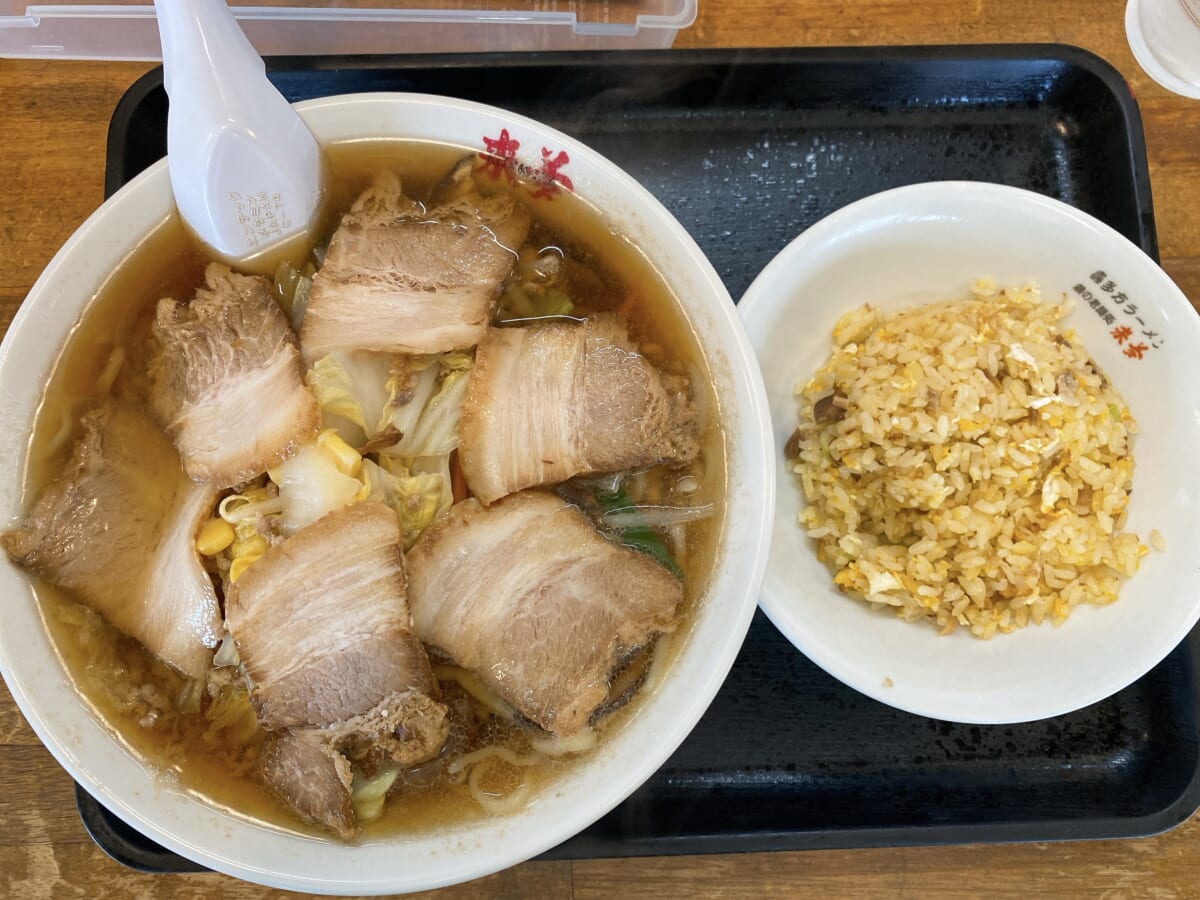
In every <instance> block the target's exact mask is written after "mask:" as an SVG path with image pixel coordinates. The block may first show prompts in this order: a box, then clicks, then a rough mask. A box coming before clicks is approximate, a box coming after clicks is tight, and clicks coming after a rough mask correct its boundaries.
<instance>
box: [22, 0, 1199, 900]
mask: <svg viewBox="0 0 1200 900" xmlns="http://www.w3.org/2000/svg"><path fill="white" fill-rule="evenodd" d="M396 5H397V6H400V5H403V4H399V3H397V4H396ZM1124 11H1125V2H1124V0H925V2H912V0H842V2H832V0H700V14H699V18H698V20H697V22H696V24H695V25H693V26H692V27H691V28H690V29H687V30H685V31H683V32H681V33H680V35H679V37H678V39H677V41H676V46H677V47H687V48H692V47H754V46H839V45H840V46H849V45H887V44H974V43H1028V42H1056V43H1063V44H1072V45H1076V46H1079V47H1083V48H1085V49H1087V50H1091V51H1092V52H1094V53H1096V54H1098V55H1099V56H1101V57H1103V58H1104V59H1106V60H1108V61H1109V62H1110V63H1112V64H1113V65H1114V66H1116V68H1117V69H1119V70H1120V71H1121V73H1122V74H1123V75H1124V76H1125V78H1126V79H1127V80H1128V81H1129V82H1130V84H1131V85H1132V88H1133V91H1134V94H1135V96H1136V97H1137V99H1138V102H1139V104H1140V106H1141V110H1142V115H1143V117H1144V123H1145V133H1146V144H1147V149H1148V152H1149V160H1150V174H1151V179H1152V184H1153V192H1154V207H1155V215H1156V220H1157V225H1158V237H1159V243H1160V247H1161V254H1162V261H1163V265H1164V267H1165V268H1166V270H1167V272H1168V273H1170V275H1171V276H1172V277H1173V278H1174V279H1175V281H1176V282H1177V283H1178V284H1179V285H1180V286H1181V287H1182V288H1183V290H1184V292H1185V293H1186V294H1187V295H1188V296H1189V297H1190V298H1192V301H1193V303H1196V301H1198V300H1200V101H1195V100H1187V99H1184V98H1181V97H1177V96H1175V95H1173V94H1170V93H1168V92H1167V91H1165V90H1164V89H1162V88H1160V87H1158V86H1157V85H1156V84H1154V83H1153V82H1152V81H1151V80H1150V79H1149V78H1148V77H1147V76H1146V75H1145V74H1144V73H1143V72H1142V71H1141V69H1140V68H1139V67H1138V65H1137V63H1136V62H1135V60H1134V58H1133V56H1132V54H1131V53H1130V51H1129V48H1128V45H1127V43H1126V40H1125V33H1124V24H1123V23H1124ZM147 68H149V64H146V63H91V62H71V61H52V62H46V61H21V60H7V59H5V60H0V123H2V125H3V138H2V139H0V329H3V328H7V326H8V323H9V322H10V321H11V319H12V315H13V313H14V312H15V310H16V308H17V306H18V305H19V304H20V303H21V301H22V299H23V298H24V296H25V294H26V293H27V292H28V290H29V288H30V286H31V285H32V284H33V282H34V280H35V278H36V277H37V275H38V273H39V272H40V270H41V269H42V267H43V266H44V265H45V264H46V262H47V261H48V260H49V259H50V256H51V255H52V254H53V253H54V251H55V250H56V249H57V248H58V246H59V245H60V244H62V242H63V241H64V240H66V238H67V237H68V236H69V235H70V234H71V232H72V231H73V230H74V229H75V228H76V226H78V225H79V223H80V222H82V221H83V219H84V218H85V217H86V216H87V215H88V214H89V213H90V212H91V211H92V210H93V209H94V208H95V207H96V206H97V205H98V204H99V203H100V202H101V199H102V183H103V171H104V149H105V135H106V132H107V128H108V121H109V117H110V115H111V113H112V110H113V107H114V105H115V104H116V103H117V101H118V99H119V98H120V97H121V94H122V93H123V92H124V91H125V89H126V88H127V87H128V86H129V85H130V84H131V83H132V82H133V81H134V79H136V78H137V77H138V76H139V75H141V74H142V73H143V72H144V71H146V69H147ZM0 778H2V783H3V786H4V790H3V791H2V792H0V896H3V897H14V898H25V897H30V898H34V897H37V898H41V897H46V898H50V897H54V898H58V897H76V896H78V897H122V898H126V897H130V898H132V897H156V898H175V897H189V898H190V897H235V898H250V897H254V898H259V897H281V896H286V893H285V892H281V891H272V890H268V889H265V888H259V887H257V886H254V885H249V884H245V883H241V882H237V881H235V880H233V879H231V878H228V877H225V876H223V875H216V874H202V875H186V876H183V875H181V876H150V875H143V874H138V873H136V872H133V871H131V870H129V869H125V868H123V867H122V866H120V865H118V864H117V863H115V862H113V861H112V860H110V859H109V858H108V857H106V856H105V855H104V854H103V853H102V852H101V851H100V850H99V849H97V847H96V846H95V845H94V844H93V843H92V841H91V840H90V839H89V838H88V836H87V834H86V833H85V832H84V830H83V827H82V825H81V824H80V821H79V818H78V816H77V815H76V812H75V801H74V796H73V793H72V782H71V779H70V778H69V777H68V776H67V774H66V773H65V772H63V770H62V769H60V768H59V766H58V765H57V764H56V763H55V762H54V760H53V759H52V758H51V756H50V754H49V753H47V752H46V750H44V749H43V748H42V746H41V745H40V744H39V743H38V740H37V738H36V737H35V736H34V734H33V732H32V731H31V730H30V729H29V727H28V725H26V724H25V721H24V719H23V718H22V717H21V714H20V713H19V712H18V711H17V709H16V706H15V705H14V704H13V702H12V699H11V697H10V696H9V695H8V692H7V691H6V690H4V689H3V688H2V687H0ZM802 894H805V895H809V896H830V897H838V896H852V897H866V896H887V897H914V898H917V897H974V896H985V895H986V896H1010V895H1029V896H1041V897H1078V896H1104V897H1110V898H1124V897H1145V896H1153V897H1156V898H1170V897H1194V896H1200V817H1193V818H1192V819H1191V820H1190V821H1188V822H1187V823H1185V824H1183V825H1181V826H1180V827H1178V828H1176V829H1175V830H1173V831H1171V832H1168V833H1166V834H1164V835H1160V836H1158V837H1152V838H1142V839H1136V840H1125V841H1100V842H1075V843H1058V844H1024V845H1005V846H960V847H936V848H897V849H884V850H854V851H810V852H801V853H751V854H735V855H714V856H688V857H666V858H653V859H616V860H581V861H575V862H533V863H527V864H525V865H522V866H517V867H516V868H514V869H511V870H509V871H507V872H504V873H501V874H498V875H494V876H492V877H490V878H485V879H482V880H480V881H476V882H473V883H471V884H468V885H462V886H459V887H456V888H449V889H446V890H444V891H442V892H438V894H437V896H438V897H439V898H459V897H502V898H508V897H513V898H518V897H521V898H523V897H530V898H543V897H544V898H579V900H583V898H608V897H624V896H646V895H653V896H655V897H658V898H668V897H693V896H714V897H715V896H721V897H747V898H758V897H793V896H799V895H802Z"/></svg>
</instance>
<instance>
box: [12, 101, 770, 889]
mask: <svg viewBox="0 0 1200 900" xmlns="http://www.w3.org/2000/svg"><path fill="white" fill-rule="evenodd" d="M298 108H299V109H300V112H301V114H302V115H303V116H304V118H305V120H306V121H307V122H308V124H309V126H310V127H311V128H312V130H313V131H314V133H315V134H316V135H317V138H318V139H319V140H320V141H321V142H322V143H332V142H345V141H363V140H373V139H381V138H407V139H413V140H428V141H437V142H443V143H452V144H457V145H459V146H462V147H464V148H476V149H478V150H481V151H482V150H483V149H484V138H488V139H491V140H492V141H501V142H503V144H504V146H505V148H507V150H508V151H515V154H516V155H515V162H517V163H519V164H522V165H524V166H526V167H528V168H529V169H530V170H533V171H536V170H537V169H538V167H539V166H541V165H543V164H544V163H543V160H544V159H549V160H552V161H555V162H556V164H562V163H564V162H566V167H565V168H564V169H562V170H561V172H560V175H562V176H566V177H569V178H570V179H571V182H572V184H573V186H574V190H575V192H576V193H577V194H578V195H579V196H581V197H583V198H585V199H586V200H587V201H589V202H590V203H592V204H593V205H595V206H596V207H598V208H599V209H600V210H601V211H602V212H603V213H604V214H605V215H606V216H607V217H608V219H609V221H610V223H611V225H612V227H613V229H614V230H615V231H617V232H618V233H620V234H623V235H625V236H627V237H628V238H630V239H631V240H632V241H633V242H634V243H635V244H636V245H637V246H638V247H639V248H640V249H641V250H642V252H643V253H645V255H646V256H647V257H648V258H649V259H650V260H651V261H652V262H653V263H654V264H655V266H656V267H657V269H658V271H659V272H660V273H661V275H662V277H663V278H664V279H665V280H666V282H667V283H668V284H669V285H670V286H671V288H672V290H673V291H674V293H675V295H676V296H677V297H679V298H680V301H681V303H682V305H683V307H684V311H685V313H686V315H687V318H688V320H689V322H690V324H691V326H692V327H693V328H694V330H695V333H696V335H697V338H698V341H699V343H700V346H701V347H702V348H703V350H704V352H705V353H706V355H707V357H708V362H709V365H710V367H711V369H712V373H713V377H714V381H715V386H716V393H717V397H718V400H719V403H720V415H721V426H722V428H723V429H724V434H725V437H726V443H727V464H728V470H727V485H728V495H727V503H726V505H725V509H724V521H723V522H722V524H721V528H722V532H721V533H722V537H721V541H720V547H719V550H718V559H717V562H716V565H715V568H714V572H713V576H712V578H711V580H710V582H709V585H708V588H707V590H706V591H705V592H704V595H703V597H702V598H701V600H700V602H699V604H698V609H697V612H696V613H695V615H694V617H693V619H692V621H691V622H690V627H689V628H688V629H687V630H686V632H684V633H682V634H681V635H680V637H679V638H678V639H677V640H679V641H680V649H679V651H678V654H677V656H676V658H675V660H674V661H673V663H672V665H671V667H670V669H669V670H668V672H667V674H666V677H665V678H664V680H663V682H662V683H661V685H660V686H659V688H658V690H657V691H655V692H654V693H653V694H651V695H650V696H647V697H644V698H643V699H642V700H641V701H640V702H639V704H638V706H637V708H636V709H635V710H634V712H633V715H631V716H630V718H629V719H628V720H627V721H625V722H624V723H623V724H622V727H621V728H620V729H619V730H618V731H617V732H616V733H615V734H614V735H613V736H612V737H611V738H610V739H608V740H607V741H606V743H605V744H604V745H603V746H602V747H600V748H599V749H598V750H597V751H595V752H593V753H591V754H589V755H587V756H585V757H583V758H582V759H581V760H580V762H579V763H578V765H576V766H575V767H574V768H573V769H572V770H571V771H570V772H569V773H568V774H567V776H566V777H563V778H561V779H560V780H558V781H556V782H555V783H554V784H553V785H552V786H551V787H550V789H548V790H546V791H543V792H542V793H541V795H539V796H538V797H536V799H535V800H534V801H533V802H531V803H530V804H529V805H528V806H527V807H526V808H525V809H523V810H521V811H520V812H518V813H516V814H514V815H511V816H503V817H498V818H483V819H480V820H478V821H475V822H470V823H466V824H463V825H461V826H456V827H446V828H437V829H429V830H425V831H420V832H418V833H415V834H410V835H406V836H402V837H396V838H394V839H388V840H373V841H368V842H365V843H363V844H361V845H357V846H349V845H344V844H339V843H337V842H335V841H332V840H318V839H314V838H310V837H306V836H301V835H298V834H296V833H293V832H289V831H285V830H283V829H280V828H276V827H272V826H268V825H264V824H261V823H259V822H256V821H254V820H251V819H249V818H247V817H245V816H243V815H239V814H238V813H236V812H234V811H231V810H227V809H223V808H217V807H215V806H212V805H210V804H208V803H205V802H202V801H200V800H198V799H196V798H195V797H194V796H192V795H190V794H188V793H187V791H186V790H184V789H183V788H181V787H179V786H178V785H173V784H172V783H171V782H170V781H169V779H166V778H160V777H156V775H155V772H154V771H153V769H152V768H151V767H149V766H147V765H146V764H144V763H143V762H142V761H141V760H139V759H138V758H137V757H136V756H134V755H133V754H132V753H131V752H130V751H129V750H128V749H127V748H126V747H125V745H124V744H123V743H122V742H121V741H120V739H119V738H117V737H115V736H114V735H113V734H112V733H111V732H110V731H109V730H108V729H107V728H106V727H105V725H104V724H103V723H102V722H101V721H99V720H98V719H97V718H96V716H95V715H94V714H93V712H92V710H91V708H90V706H89V705H88V703H87V701H86V700H85V699H84V698H83V697H81V696H80V695H79V693H78V692H77V691H76V690H75V688H74V686H73V685H72V683H71V680H70V678H69V677H68V675H67V672H66V671H65V669H64V667H63V665H62V663H61V661H60V660H59V659H58V657H57V655H56V653H55V650H54V647H53V645H52V643H51V641H50V639H49V637H48V635H47V633H46V629H45V627H44V624H43V622H42V619H41V616H40V615H39V612H38V607H37V604H36V602H35V598H34V597H33V592H32V589H31V587H30V583H29V580H28V578H27V577H26V576H25V574H24V573H23V572H21V571H19V570H18V569H17V568H16V567H15V566H14V565H12V564H11V563H10V562H9V561H8V560H7V558H4V559H0V601H2V602H0V670H2V671H3V675H4V680H5V682H6V683H7V684H8V687H9V690H11V691H12V694H13V697H14V699H15V700H16V702H17V705H18V706H19V707H20V708H21V711H22V712H23V713H24V714H25V717H26V718H27V719H28V720H29V722H30V724H31V725H32V727H33V729H34V731H36V732H37V734H38V736H39V737H40V738H41V739H42V742H43V743H44V744H45V745H46V746H47V748H49V750H50V752H51V753H53V754H54V756H55V758H56V759H57V760H58V761H59V762H60V763H61V764H62V765H63V767H64V768H65V769H66V770H67V771H68V772H69V773H70V774H71V775H72V777H74V778H75V779H76V780H77V781H78V782H80V783H81V784H82V785H83V786H84V787H85V788H86V789H87V790H88V791H89V792H90V793H92V794H93V795H94V796H95V797H96V798H97V799H99V800H100V802H101V803H103V804H104V805H105V806H107V807H108V808H109V809H111V810H112V811H113V812H115V813H116V814H117V815H118V816H120V817H121V818H122V819H124V820H125V821H126V822H128V823H129V824H130V825H132V826H133V827H134V828H136V829H137V830H138V831H140V832H142V833H143V834H145V835H147V836H149V837H150V838H153V839H154V840H155V841H158V842H159V843H160V844H162V845H164V846H166V847H168V848H170V849H171V850H174V851H175V852H176V853H179V854H181V855H183V856H185V857H187V858H188V859H191V860H194V861H196V862H199V863H201V864H203V865H205V866H208V867H210V868H213V869H216V870H218V871H220V872H225V873H227V874H230V875H235V876H237V877H239V878H245V879H247V880H250V881H256V882H260V883H262V884H267V885H272V886H275V887H281V888H287V889H291V890H300V891H311V892H320V893H334V894H384V893H394V892H400V891H415V890H428V889H432V888H437V887H441V886H444V885H449V884H454V883H458V882H463V881H468V880H470V879H473V878H477V877H479V876H481V875H486V874H488V873H490V872H495V871H497V870H499V869H502V868H505V867H507V866H510V865H513V864H515V863H518V862H521V861H522V860H525V859H529V858H530V857H533V856H536V855H537V854H539V853H541V852H543V851H544V850H547V849H549V848H550V847H553V846H555V845H556V844H558V843H560V842H562V841H564V840H566V839H567V838H569V837H571V836H572V835H574V834H576V833H577V832H579V831H581V830H582V829H584V828H586V827H587V826H588V825H590V824H591V823H592V822H594V821H595V820H596V819H598V818H600V817H601V816H602V815H603V814H604V813H606V812H608V811H609V810H610V809H612V808H613V807H614V806H616V805H617V804H618V803H620V802H621V800H623V799H624V798H625V797H627V796H628V795H629V794H630V793H632V792H633V790H634V789H635V788H637V787H638V786H639V785H640V784H641V783H642V782H643V781H645V780H646V779H647V778H648V777H649V776H650V775H651V774H653V772H654V771H655V770H656V769H657V768H658V767H659V766H660V765H662V763H663V762H664V761H665V760H666V759H667V757H668V756H670V754H671V753H672V752H673V751H674V750H675V748H676V747H678V746H679V744H680V743H682V742H683V739H684V738H685V737H686V736H687V734H688V732H689V731H691V729H692V726H693V725H695V723H696V722H697V721H698V720H699V719H700V716H701V715H702V714H703V713H704V711H705V710H706V709H707V708H708V705H709V703H710V701H711V700H712V698H713V696H714V695H715V694H716V692H717V689H718V688H719V687H720V686H721V683H722V682H723V681H724V679H725V676H726V674H727V673H728V672H729V668H730V666H731V665H732V664H733V660H734V658H735V657H736V656H737V653H738V650H739V649H740V648H741V645H742V640H743V638H744V636H745V634H746V630H747V628H748V627H749V624H750V619H751V617H752V616H753V614H754V610H755V608H756V605H757V600H758V588H759V585H760V583H761V581H762V576H763V571H764V569H765V566H766V559H767V546H768V543H769V539H770V509H771V507H772V505H773V497H774V486H775V481H774V475H775V470H774V467H773V459H772V453H771V446H770V442H771V435H770V421H769V417H768V412H767V407H766V399H765V395H764V392H763V386H762V381H761V378H760V376H759V371H758V367H757V365H756V364H755V361H754V354H753V351H752V349H751V347H750V343H749V341H748V340H747V338H746V334H745V331H744V330H743V328H742V325H741V322H740V320H739V319H738V317H737V314H736V312H735V311H734V307H733V303H732V301H731V300H730V297H729V294H728V292H727V291H726V290H725V287H724V285H723V284H722V283H721V280H720V278H719V277H718V276H717V274H716V272H715V271H714V270H713V268H712V266H711V265H710V264H709V262H708V261H707V259H705V257H704V255H703V254H702V253H701V252H700V250H699V248H698V247H697V246H696V244H695V242H694V241H693V240H692V239H691V237H690V236H689V235H688V234H687V232H686V231H685V230H684V229H683V227H682V226H681V225H680V224H679V223H678V222H677V221H676V220H675V219H674V218H673V217H672V216H671V215H670V213H668V212H667V211H666V209H665V208H664V207H663V206H662V205H661V204H660V203H659V202H658V201H657V200H655V199H654V198H653V197H652V196H651V195H650V193H649V192H647V191H646V190H645V189H644V188H642V187H641V186H640V185H638V184H637V183H636V182H635V181H634V180H633V179H632V178H630V177H629V176H628V175H626V174H625V173H624V172H622V171H621V170H620V169H619V168H617V167H616V166H615V165H613V164H612V163H610V162H608V161H607V160H605V159H604V158H603V157H601V156H600V155H599V154H597V153H596V152H595V151H592V150H590V149H588V148H587V147H585V146H584V145H582V144H580V143H579V142H578V141H576V140H573V139H572V138H570V137H567V136H566V135H564V134H562V133H560V132H558V131H555V130H553V129H551V128H548V127H546V126H544V125H540V124H538V123H536V122H534V121H532V120H530V119H526V118H524V117H521V116H517V115H514V114H511V113H507V112H504V111H503V110H499V109H495V108H492V107H487V106H483V105H480V104H476V103H469V102H465V101H460V100H453V99H448V98H441V97H429V96H420V95H406V94H360V95H353V96H346V97H330V98H325V99H321V100H314V101H311V102H308V103H303V104H300V105H299V107H298ZM518 144H519V149H517V145H518ZM547 154H549V156H547ZM560 154H563V155H560ZM171 211H172V201H171V186H170V182H169V178H168V175H167V168H166V161H165V160H163V161H162V162H160V163H158V164H156V165H155V166H153V167H151V168H150V169H149V170H148V171H146V172H145V173H143V174H142V175H141V176H139V177H138V178H136V179H135V180H133V181H132V182H131V183H130V184H129V185H127V186H126V187H125V188H123V189H122V190H121V191H120V192H119V193H117V194H116V195H115V196H114V197H113V198H112V199H110V200H109V201H108V202H107V203H105V204H104V206H102V207H101V208H100V209H99V210H98V211H97V212H96V213H95V214H94V215H92V216H91V217H90V218H89V219H88V220H87V222H85V223H84V224H83V225H82V226H81V227H80V229H79V230H78V231H77V232H76V233H75V235H73V236H72V237H71V239H70V240H69V241H68V242H67V243H66V245H65V246H64V247H63V248H62V250H61V251H60V252H59V253H58V255H57V256H55V257H54V259H53V260H52V261H51V262H50V264H49V266H48V267H47V268H46V271H45V272H44V273H43V275H42V277H41V278H40V279H39V280H38V282H37V284H35V285H34V287H33V289H32V291H31V292H30V294H29V296H28V297H27V298H26V300H25V302H24V303H23V304H22V306H21V309H20V311H19V313H18V315H17V317H16V319H15V320H14V321H13V324H12V326H11V328H10V329H9V331H8V334H7V335H6V336H5V339H4V343H3V346H2V347H0V396H3V397H4V398H5V403H4V407H3V413H2V421H0V424H2V425H3V427H2V428H0V448H2V453H3V457H2V458H3V459H4V460H5V461H6V465H5V467H4V473H3V475H2V476H0V522H4V523H8V522H12V521H13V520H14V519H16V518H17V517H18V516H19V515H20V513H21V512H22V509H23V505H22V490H23V480H24V474H23V473H24V460H25V454H26V450H27V447H26V444H27V441H28V438H29V435H30V433H31V430H32V424H33V417H34V413H35V411H36V408H37V404H38V401H39V399H40V396H41V392H42V389H43V386H44V384H45V381H46V377H47V376H48V374H49V373H50V371H51V368H52V366H53V365H54V362H55V359H56V357H57V354H58V352H59V348H60V347H61V346H62V343H63V341H64V340H65V339H66V337H67V335H68V333H69V332H70V330H71V328H72V327H73V326H74V325H75V323H76V322H77V321H78V319H79V317H80V315H81V314H82V313H83V312H84V311H85V310H86V308H87V306H88V302H89V300H90V299H91V297H92V296H93V294H94V293H95V291H96V290H97V289H98V288H99V287H100V285H101V284H102V283H103V282H104V280H105V279H106V278H107V277H108V276H109V275H110V274H111V273H112V271H113V269H114V268H115V267H116V266H117V264H118V263H119V262H120V261H121V260H122V259H123V258H124V257H125V256H126V255H127V254H129V253H130V252H131V251H133V249H134V248H135V247H136V245H137V244H138V243H139V242H140V241H141V240H142V238H143V237H144V236H145V235H147V234H148V233H149V232H150V231H151V229H152V228H154V227H155V226H156V225H158V224H159V223H161V222H162V221H163V220H164V219H165V218H166V217H167V216H169V215H170V214H171Z"/></svg>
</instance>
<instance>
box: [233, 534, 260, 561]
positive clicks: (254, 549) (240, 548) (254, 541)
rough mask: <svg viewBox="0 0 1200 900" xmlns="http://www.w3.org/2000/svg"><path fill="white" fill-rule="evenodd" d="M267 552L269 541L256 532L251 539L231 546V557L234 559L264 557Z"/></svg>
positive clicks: (248, 538)
mask: <svg viewBox="0 0 1200 900" xmlns="http://www.w3.org/2000/svg"><path fill="white" fill-rule="evenodd" d="M266 552H267V539H266V538H265V537H263V536H262V535H261V534H258V533H257V532H255V533H254V534H252V535H250V536H249V537H246V538H243V539H241V540H239V541H235V542H234V543H232V544H231V545H230V546H229V555H230V556H232V557H233V558H234V559H237V558H238V557H241V556H253V557H255V558H257V557H259V556H262V555H263V554H264V553H266Z"/></svg>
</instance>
